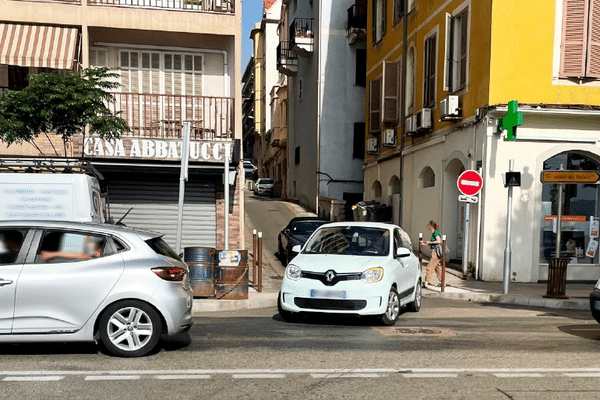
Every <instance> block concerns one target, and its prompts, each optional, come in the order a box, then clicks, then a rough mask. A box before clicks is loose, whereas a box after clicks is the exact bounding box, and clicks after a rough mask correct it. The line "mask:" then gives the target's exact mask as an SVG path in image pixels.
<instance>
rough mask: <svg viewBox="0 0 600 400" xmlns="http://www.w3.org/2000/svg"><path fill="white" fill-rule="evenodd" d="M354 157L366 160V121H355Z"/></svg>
mask: <svg viewBox="0 0 600 400" xmlns="http://www.w3.org/2000/svg"><path fill="white" fill-rule="evenodd" d="M352 158H358V159H361V160H364V158H365V123H364V122H355V123H354V143H353V147H352Z"/></svg>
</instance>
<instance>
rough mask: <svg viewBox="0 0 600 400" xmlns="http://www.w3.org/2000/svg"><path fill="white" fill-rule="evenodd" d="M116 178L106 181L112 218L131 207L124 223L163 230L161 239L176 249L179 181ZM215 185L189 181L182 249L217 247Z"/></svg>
mask: <svg viewBox="0 0 600 400" xmlns="http://www.w3.org/2000/svg"><path fill="white" fill-rule="evenodd" d="M177 178H178V177H176V178H175V179H170V180H157V179H154V177H148V180H142V181H140V180H119V181H109V182H108V201H109V204H110V214H111V218H112V219H113V220H114V221H115V222H116V221H118V220H119V219H120V218H121V217H122V216H123V215H124V214H125V213H126V212H127V210H129V209H130V208H131V207H133V210H131V212H130V213H129V214H128V215H127V217H125V219H124V220H123V223H124V224H125V225H127V226H131V227H135V228H143V229H149V230H152V231H156V232H160V233H163V234H164V236H163V239H164V240H165V241H166V242H167V243H168V244H169V245H171V246H172V247H173V248H175V243H176V240H177V202H178V200H179V181H178V179H177ZM215 204H216V200H215V185H214V183H213V182H210V181H200V182H198V181H195V182H194V181H188V182H186V185H185V203H184V207H183V235H182V240H181V246H182V249H183V248H185V247H189V246H203V247H215V246H216V242H217V239H216V232H217V228H216V227H217V220H216V205H215Z"/></svg>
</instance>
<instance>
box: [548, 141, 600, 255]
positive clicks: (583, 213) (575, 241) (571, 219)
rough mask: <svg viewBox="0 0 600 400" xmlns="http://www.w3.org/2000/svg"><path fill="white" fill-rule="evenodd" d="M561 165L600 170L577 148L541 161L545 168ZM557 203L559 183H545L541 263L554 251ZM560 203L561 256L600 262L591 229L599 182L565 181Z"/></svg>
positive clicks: (599, 209)
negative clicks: (569, 182) (566, 183)
mask: <svg viewBox="0 0 600 400" xmlns="http://www.w3.org/2000/svg"><path fill="white" fill-rule="evenodd" d="M561 168H562V169H565V170H570V171H598V172H600V162H598V160H596V159H594V158H592V156H591V155H589V154H586V153H583V152H577V151H571V152H565V153H560V154H557V155H555V156H553V157H550V158H548V159H547V160H546V161H544V170H546V171H548V170H559V169H561ZM558 207H559V202H558V185H557V184H549V183H544V184H543V187H542V215H541V218H542V221H541V232H540V240H541V243H540V263H542V264H544V263H546V262H547V261H546V258H548V257H554V256H555V255H556V215H557V212H558ZM561 207H562V214H563V217H562V227H561V240H560V242H561V246H560V256H561V257H570V258H571V260H572V261H571V262H570V265H574V264H599V253H600V251H598V250H600V249H598V241H599V237H598V236H599V235H598V229H597V228H596V229H592V227H593V224H592V221H593V220H598V219H599V217H600V186H599V185H596V184H583V183H578V184H568V185H564V189H563V198H562V204H561ZM594 231H595V232H594ZM594 242H595V244H594ZM590 244H591V245H592V246H590ZM594 247H595V249H596V250H595V251H592V252H591V253H589V252H588V250H590V249H592V250H593V248H594Z"/></svg>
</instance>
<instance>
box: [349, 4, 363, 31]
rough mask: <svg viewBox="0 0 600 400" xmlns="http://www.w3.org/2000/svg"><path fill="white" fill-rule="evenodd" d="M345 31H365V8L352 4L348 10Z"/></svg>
mask: <svg viewBox="0 0 600 400" xmlns="http://www.w3.org/2000/svg"><path fill="white" fill-rule="evenodd" d="M347 29H348V30H351V29H367V6H359V5H358V4H354V5H353V6H352V7H350V8H349V9H348V28H347Z"/></svg>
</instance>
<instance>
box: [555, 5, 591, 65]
mask: <svg viewBox="0 0 600 400" xmlns="http://www.w3.org/2000/svg"><path fill="white" fill-rule="evenodd" d="M588 1H589V0H564V3H563V4H564V6H563V13H564V14H563V30H562V43H561V54H560V76H562V77H581V76H584V75H585V56H586V54H585V53H586V51H585V50H586V38H587V30H588V26H587V20H588V12H589V9H588Z"/></svg>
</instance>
